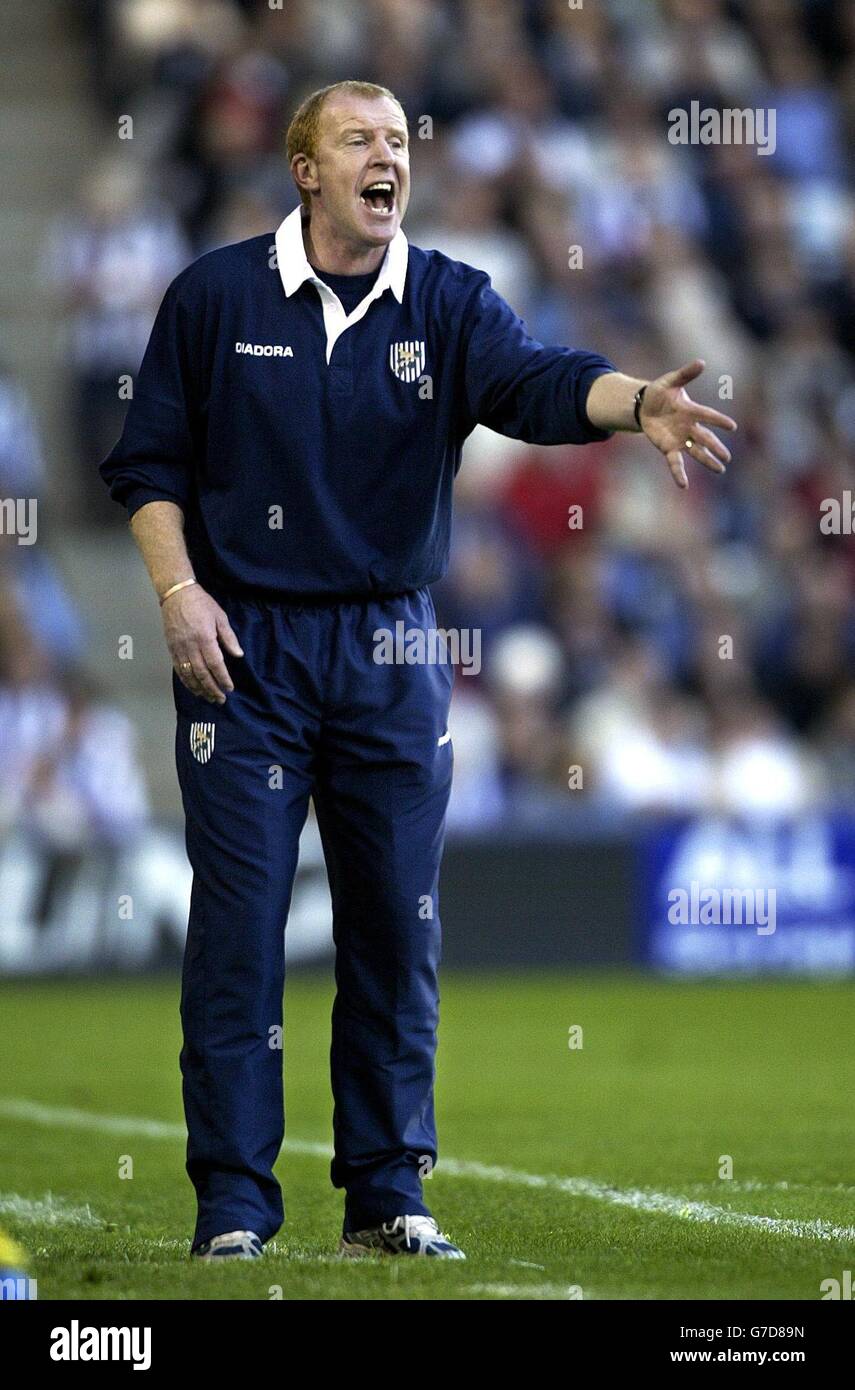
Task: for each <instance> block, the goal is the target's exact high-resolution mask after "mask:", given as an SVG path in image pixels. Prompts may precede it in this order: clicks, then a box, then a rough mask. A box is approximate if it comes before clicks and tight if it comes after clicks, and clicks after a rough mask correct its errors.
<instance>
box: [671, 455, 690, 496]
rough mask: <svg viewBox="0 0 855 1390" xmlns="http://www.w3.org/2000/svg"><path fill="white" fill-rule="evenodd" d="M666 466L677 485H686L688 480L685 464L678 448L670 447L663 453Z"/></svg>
mask: <svg viewBox="0 0 855 1390" xmlns="http://www.w3.org/2000/svg"><path fill="white" fill-rule="evenodd" d="M665 458H666V461H667V463H668V467H669V468H670V470H671V477H672V478H673V479H674V482H675V483H676V484H677V486H678V487H688V486H689V480H688V478H687V477H686V465H685V464H684V462H683V455H682V454H681V453H680V450H679V449H672V450H671V452H670V453H669V454H666V455H665Z"/></svg>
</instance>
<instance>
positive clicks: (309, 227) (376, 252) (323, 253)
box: [303, 220, 386, 275]
mask: <svg viewBox="0 0 855 1390" xmlns="http://www.w3.org/2000/svg"><path fill="white" fill-rule="evenodd" d="M303 246H304V248H305V251H306V260H307V261H308V262H309V264H310V265H313V266H314V267H315V269H316V270H320V271H326V273H327V274H328V275H370V274H371V273H372V272H373V271H375V270H377V269H378V268H379V266H380V265H381V263H382V261H383V257H384V256H385V255H386V247H385V246H360V245H358V244H357V245H355V244H354V243H353V242H351V241H345V240H344V239H343V238H341V237H337V236H336V235H335V234H334V233H333V232H332V230H331V229H329V228H327V227H325V226H324V225H323V223H321V222H317V223H316V222H315V221H312V222H309V221H305V220H304V222H303Z"/></svg>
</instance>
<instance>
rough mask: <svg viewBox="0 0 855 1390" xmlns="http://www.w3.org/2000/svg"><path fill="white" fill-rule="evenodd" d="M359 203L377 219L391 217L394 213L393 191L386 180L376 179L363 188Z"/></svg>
mask: <svg viewBox="0 0 855 1390" xmlns="http://www.w3.org/2000/svg"><path fill="white" fill-rule="evenodd" d="M359 201H360V202H361V203H364V204H365V206H366V207H367V208H368V210H369V212H372V213H374V214H375V215H376V216H377V217H391V216H392V214H393V212H394V211H395V190H394V188H393V187H392V184H391V183H390V182H389V180H388V179H378V180H377V181H376V183H369V184H368V185H367V186H366V187H365V188H363V190H362V192H361V193H360V195H359Z"/></svg>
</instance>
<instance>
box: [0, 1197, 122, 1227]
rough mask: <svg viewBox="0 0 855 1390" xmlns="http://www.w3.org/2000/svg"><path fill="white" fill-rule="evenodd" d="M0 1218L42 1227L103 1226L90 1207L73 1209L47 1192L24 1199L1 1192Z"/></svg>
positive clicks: (59, 1198)
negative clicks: (42, 1195)
mask: <svg viewBox="0 0 855 1390" xmlns="http://www.w3.org/2000/svg"><path fill="white" fill-rule="evenodd" d="M0 1216H11V1217H12V1219H13V1220H15V1221H37V1222H38V1223H39V1224H40V1225H42V1226H102V1225H103V1224H104V1223H103V1222H102V1221H101V1219H100V1217H98V1216H95V1215H94V1213H93V1212H92V1211H91V1210H90V1208H89V1207H88V1206H86V1207H73V1206H71V1205H70V1203H68V1202H65V1201H63V1199H62V1197H54V1195H53V1193H52V1192H46V1193H45V1195H44V1197H22V1196H21V1195H20V1194H19V1193H17V1192H0Z"/></svg>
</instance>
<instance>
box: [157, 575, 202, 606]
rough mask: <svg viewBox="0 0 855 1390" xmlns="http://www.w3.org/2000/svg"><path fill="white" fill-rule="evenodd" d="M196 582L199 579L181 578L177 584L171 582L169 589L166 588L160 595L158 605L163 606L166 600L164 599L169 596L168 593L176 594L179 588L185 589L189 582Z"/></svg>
mask: <svg viewBox="0 0 855 1390" xmlns="http://www.w3.org/2000/svg"><path fill="white" fill-rule="evenodd" d="M198 582H199V581H198V580H196V579H182V580H181V582H180V583H179V584H173V585H172V588H171V589H167V591H166V593H165V594H162V595H161V597H160V606H161V608H162V607H163V605H164V603H165V602H166V600H167V599H168V598H169V596H170V594H177V593H178V590H179V589H186V588H187V587H188V585H190V584H197V583H198Z"/></svg>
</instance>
